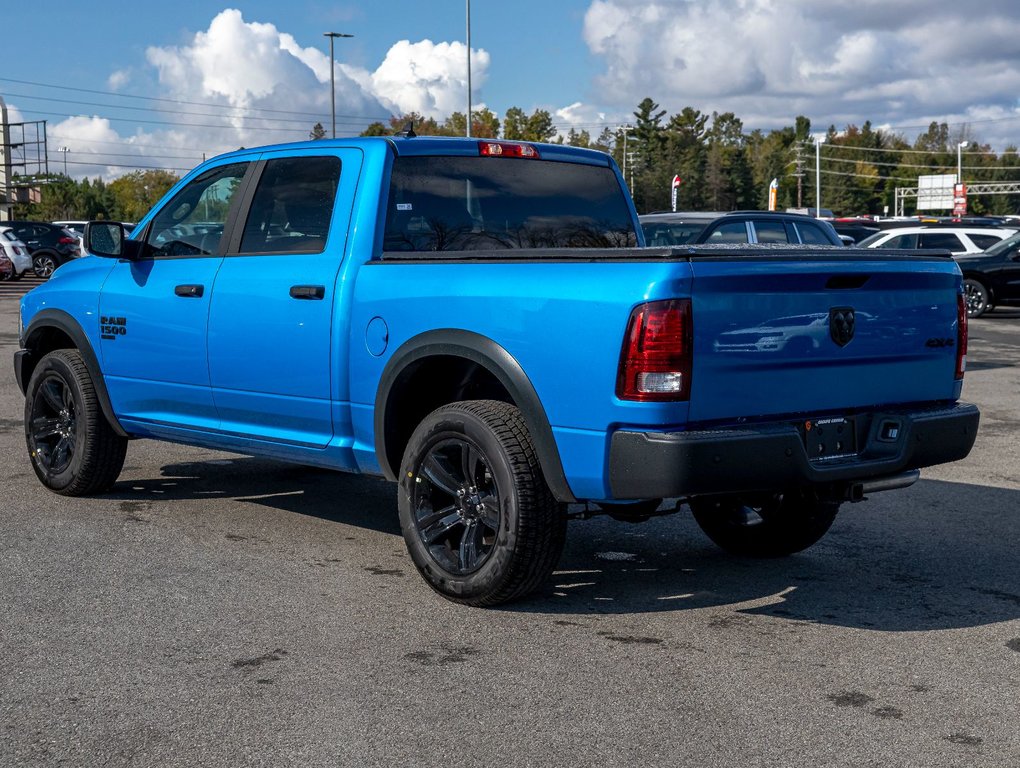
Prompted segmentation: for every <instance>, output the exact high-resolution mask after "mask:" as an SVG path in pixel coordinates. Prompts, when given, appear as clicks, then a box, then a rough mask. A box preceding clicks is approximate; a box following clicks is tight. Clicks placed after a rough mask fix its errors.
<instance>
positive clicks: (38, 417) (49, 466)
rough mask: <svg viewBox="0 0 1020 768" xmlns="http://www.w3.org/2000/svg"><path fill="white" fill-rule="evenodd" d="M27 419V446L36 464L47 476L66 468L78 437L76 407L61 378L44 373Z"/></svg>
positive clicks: (68, 388)
mask: <svg viewBox="0 0 1020 768" xmlns="http://www.w3.org/2000/svg"><path fill="white" fill-rule="evenodd" d="M36 392H37V394H36V397H35V398H33V400H32V404H31V409H30V413H29V419H28V424H27V430H28V449H29V454H30V455H31V456H32V460H33V461H34V462H35V464H36V465H37V466H38V467H39V469H41V470H42V471H43V472H45V473H46V474H47V475H49V476H54V475H59V474H61V473H62V472H65V471H67V468H68V467H69V466H70V465H71V460H72V458H73V457H74V454H75V451H76V443H77V440H78V406H77V405H76V403H75V401H74V393H73V392H72V391H71V388H70V387H69V386H68V384H67V382H66V381H64V379H63V378H62V377H61V376H60V375H58V374H56V373H49V374H48V375H46V376H45V377H44V378H43V379H42V381H41V382H39V385H38V387H37V390H36Z"/></svg>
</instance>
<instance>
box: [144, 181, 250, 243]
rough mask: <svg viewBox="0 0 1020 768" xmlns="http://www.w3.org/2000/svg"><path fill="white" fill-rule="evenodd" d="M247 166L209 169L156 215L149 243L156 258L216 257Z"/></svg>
mask: <svg viewBox="0 0 1020 768" xmlns="http://www.w3.org/2000/svg"><path fill="white" fill-rule="evenodd" d="M247 169H248V163H231V164H230V165H221V166H218V167H216V168H210V169H209V170H208V171H206V172H205V173H203V174H202V175H201V176H199V177H198V178H196V179H192V180H191V182H189V183H188V185H187V186H186V187H185V188H184V189H182V190H181V191H180V192H178V193H177V194H176V195H174V197H173V199H172V200H171V201H170V202H169V203H167V204H166V205H165V206H163V208H162V209H161V210H160V211H159V213H157V214H156V217H155V218H154V219H153V220H152V226H151V227H150V229H149V237H148V238H147V239H146V241H145V242H146V243H147V244H148V245H149V246H150V247H151V249H152V253H153V255H154V256H210V255H213V254H215V253H217V251H218V249H219V245H220V240H221V239H222V237H223V225H224V224H225V223H226V221H227V213H228V212H229V210H230V203H231V201H232V200H233V199H234V195H235V194H237V189H238V187H240V186H241V179H242V178H244V172H245V171H246V170H247Z"/></svg>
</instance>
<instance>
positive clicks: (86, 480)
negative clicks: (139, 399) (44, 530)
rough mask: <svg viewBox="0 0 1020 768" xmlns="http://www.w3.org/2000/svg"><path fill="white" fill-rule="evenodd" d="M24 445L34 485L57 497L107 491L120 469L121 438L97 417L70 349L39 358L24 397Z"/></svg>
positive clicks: (87, 380)
mask: <svg viewBox="0 0 1020 768" xmlns="http://www.w3.org/2000/svg"><path fill="white" fill-rule="evenodd" d="M25 441H26V443H27V445H28V455H29V458H30V459H31V460H32V469H34V470H35V474H36V476H37V477H38V478H39V480H40V482H42V484H43V485H45V486H46V487H47V488H49V489H50V490H51V491H53V492H54V493H59V494H61V495H63V496H87V495H90V494H94V493H102V492H103V491H107V490H109V489H110V488H111V487H112V486H113V484H114V483H115V482H116V481H117V476H118V475H119V474H120V470H121V469H122V468H123V466H124V456H125V455H126V453H127V442H128V441H127V439H126V438H124V437H121V436H120V435H118V434H117V433H116V432H114V431H113V427H111V426H110V423H109V422H108V421H107V420H106V417H105V416H104V415H103V410H102V408H101V406H100V405H99V398H98V397H97V396H96V389H95V386H94V385H93V383H92V377H91V376H90V375H89V371H88V368H87V367H86V366H85V362H84V361H83V360H82V357H81V354H80V353H79V352H78V350H76V349H58V350H56V351H54V352H50V353H49V354H48V355H45V356H44V357H43V358H42V360H40V361H39V364H38V365H37V366H36V367H35V370H34V371H33V372H32V377H31V379H30V380H29V382H28V388H27V390H26V393H25Z"/></svg>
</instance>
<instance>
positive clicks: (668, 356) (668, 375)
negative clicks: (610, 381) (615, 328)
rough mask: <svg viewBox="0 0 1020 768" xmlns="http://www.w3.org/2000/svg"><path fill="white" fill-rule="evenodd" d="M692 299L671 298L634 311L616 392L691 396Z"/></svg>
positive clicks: (640, 396) (658, 397) (644, 397)
mask: <svg viewBox="0 0 1020 768" xmlns="http://www.w3.org/2000/svg"><path fill="white" fill-rule="evenodd" d="M692 339H693V334H692V333H691V302H690V299H668V300H666V301H652V302H648V303H647V304H641V305H639V306H637V307H635V308H634V311H633V312H631V313H630V321H629V322H628V323H627V332H626V334H625V335H624V337H623V350H622V352H621V354H620V368H619V372H618V374H617V379H616V396H617V397H619V398H620V399H621V400H637V401H639V402H646V401H669V400H687V399H688V398H689V397H690V394H691V351H692V346H693V344H692Z"/></svg>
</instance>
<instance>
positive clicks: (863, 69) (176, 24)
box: [0, 0, 1020, 177]
mask: <svg viewBox="0 0 1020 768" xmlns="http://www.w3.org/2000/svg"><path fill="white" fill-rule="evenodd" d="M471 12H472V40H471V42H472V49H473V52H474V53H473V58H472V61H473V66H472V74H473V80H474V86H475V87H474V97H473V101H474V104H475V105H476V106H478V105H479V104H484V105H486V106H488V107H489V108H490V109H492V110H493V111H494V112H496V113H497V114H498V115H502V114H503V113H504V112H505V111H506V109H507V108H509V107H511V106H518V107H521V108H523V109H525V110H526V111H528V112H531V111H532V110H534V109H536V108H542V109H547V110H549V112H550V113H551V114H552V115H553V118H554V122H555V123H556V125H557V127H559V128H560V129H561V130H562V131H563V132H566V131H567V130H569V128H571V127H576V128H578V129H587V130H589V131H590V132H591V133H593V134H597V133H598V132H599V130H600V129H601V127H603V126H610V127H615V126H618V125H620V124H621V123H624V122H627V121H629V120H631V119H632V117H631V113H632V112H633V111H634V109H635V108H636V106H637V104H638V102H639V101H640V100H641V99H642V98H644V97H645V96H650V97H652V98H653V99H654V100H655V101H657V102H658V103H659V104H660V105H661V108H662V109H665V110H667V111H668V113H670V114H672V113H675V112H678V111H680V110H681V109H683V108H684V107H687V106H691V107H694V108H696V109H700V110H701V111H703V112H706V113H711V112H713V111H718V112H723V111H732V112H734V113H735V114H736V115H737V117H739V118H741V119H742V120H743V121H744V124H745V127H746V128H749V129H750V128H763V129H766V130H767V129H769V128H774V127H780V126H784V125H790V124H792V123H793V119H794V118H795V117H796V116H797V115H798V114H804V115H807V116H808V117H809V118H810V119H811V120H812V123H813V125H814V126H815V128H816V129H824V128H825V127H827V126H828V125H830V124H831V125H835V126H836V127H837V128H841V127H843V126H845V125H847V124H856V125H860V124H861V123H862V122H863V121H865V120H871V121H872V123H873V124H874V125H876V126H879V127H886V128H888V129H890V130H895V131H897V132H900V133H902V134H903V135H904V136H905V137H906V138H907V139H908V140H912V139H913V138H914V137H915V136H916V135H917V134H918V133H920V132H921V130H923V128H924V127H925V126H926V125H927V124H928V123H929V122H930V121H932V120H935V121H939V122H942V121H945V122H948V123H949V124H950V126H951V129H952V132H953V135H954V136H959V137H966V138H971V139H977V140H979V141H984V142H988V143H991V144H992V145H993V146H995V147H996V148H998V149H1001V148H1002V147H1003V146H1005V145H1007V144H1010V143H1017V138H1020V112H1018V108H1017V106H1018V97H1020V46H1017V44H1016V42H1015V41H1016V40H1017V39H1020V16H1018V14H1016V12H1015V10H1014V7H1013V4H1012V0H979V1H978V2H975V3H971V4H970V5H969V6H967V7H965V8H963V7H960V4H959V3H956V2H955V0H953V1H951V0H924V1H922V0H898V2H896V3H889V2H888V0H857V2H855V3H854V4H847V3H846V2H845V0H840V1H839V2H834V1H833V0H784V1H783V2H782V3H780V2H778V0H654V1H651V2H650V1H648V0H545V1H544V2H539V1H538V0H516V1H515V2H512V3H508V2H499V3H497V2H493V1H492V0H473V2H472V8H471ZM4 21H5V24H4V26H5V30H6V32H7V33H6V34H5V35H4V38H3V65H2V67H0V95H2V96H3V97H4V99H5V100H6V102H7V104H8V106H9V108H10V112H11V116H12V120H17V119H24V120H36V119H44V118H45V119H46V120H47V121H48V133H49V138H50V149H51V153H50V154H51V162H52V161H63V160H67V161H68V164H69V166H68V169H69V172H70V173H71V174H72V175H76V176H82V175H86V174H87V175H90V176H95V175H103V176H107V177H109V176H115V175H117V174H119V173H123V172H124V171H125V170H130V169H131V168H133V167H147V166H157V167H172V168H182V167H190V165H193V164H194V162H197V161H198V160H200V159H201V156H202V155H204V154H211V153H216V152H219V151H223V150H224V149H229V148H231V147H235V146H238V145H239V144H244V145H246V146H252V145H255V144H257V143H271V142H276V141H291V140H300V139H303V138H305V137H306V136H307V132H308V130H309V128H310V127H311V125H312V124H313V123H314V122H316V120H319V121H321V122H323V123H324V124H325V125H327V128H328V119H329V86H328V83H329V66H328V60H327V57H326V56H325V52H326V51H328V41H327V40H326V39H325V38H324V37H323V35H322V33H323V32H326V31H337V32H346V33H350V34H353V35H355V37H354V38H353V39H347V40H338V41H337V43H336V49H335V54H336V75H337V113H338V116H339V117H338V134H341V135H342V134H345V133H346V134H350V133H357V132H358V131H360V130H361V128H362V127H363V126H364V124H366V123H367V122H368V120H369V119H371V118H377V119H378V118H385V117H386V116H387V115H389V114H396V113H401V112H406V111H411V110H412V109H413V110H416V111H419V112H423V113H425V114H429V115H431V116H434V117H437V118H439V119H442V118H444V117H446V116H447V115H448V114H449V113H450V112H452V111H454V110H460V111H463V110H464V108H465V106H466V89H465V83H464V79H465V74H466V67H465V66H464V61H465V59H466V54H465V49H464V47H463V43H464V36H465V2H464V0H433V1H432V2H428V3H426V2H410V1H409V0H387V1H385V2H376V3H367V2H333V3H330V2H325V1H324V0H290V2H287V3H280V2H263V1H261V0H259V1H257V2H244V3H235V4H228V3H226V2H205V1H202V0H179V1H178V2H175V3H167V2H161V3H144V2H143V3H131V4H128V3H111V2H108V3H104V4H103V12H102V13H97V12H95V11H94V10H91V9H90V5H89V4H87V3H82V2H80V0H78V1H77V2H69V1H67V0H43V1H42V2H41V3H36V4H31V3H23V2H19V3H13V2H7V3H5V7H4ZM12 31H14V32H13V33H12ZM15 80H21V81H27V83H26V82H21V83H18V82H12V81H15ZM28 83H32V84H28ZM52 86H62V88H55V87H52ZM85 91H94V92H97V93H86V92H85ZM152 99H164V101H153V100H152ZM128 107H133V109H129V108H128ZM1015 136H1016V137H1017V138H1014V137H1015ZM59 147H67V150H68V151H67V152H66V153H58V152H57V149H58V148H59ZM193 161H194V162H193Z"/></svg>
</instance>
